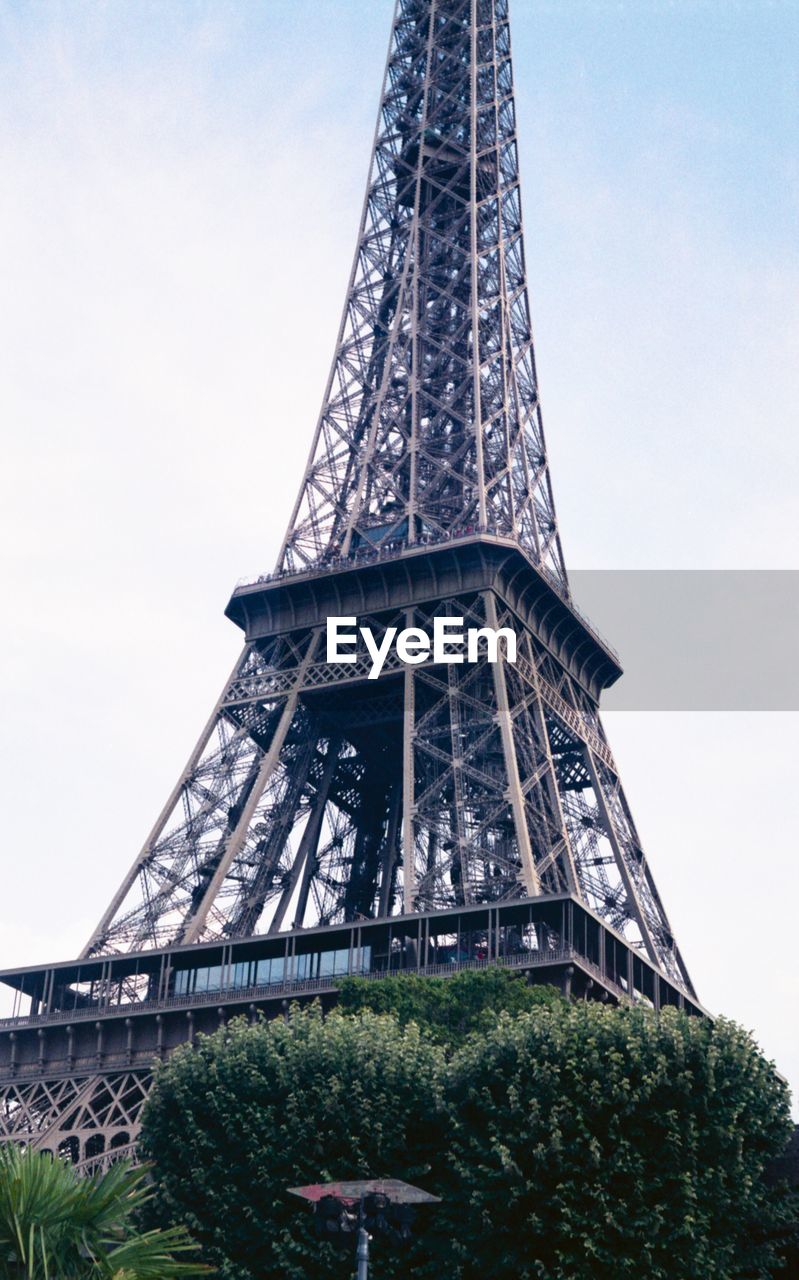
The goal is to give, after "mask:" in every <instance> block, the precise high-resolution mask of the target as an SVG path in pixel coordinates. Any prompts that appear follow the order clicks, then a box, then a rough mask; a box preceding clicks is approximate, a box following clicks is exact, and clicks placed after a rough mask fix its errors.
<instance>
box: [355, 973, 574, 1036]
mask: <svg viewBox="0 0 799 1280" xmlns="http://www.w3.org/2000/svg"><path fill="white" fill-rule="evenodd" d="M562 1001H563V997H562V996H561V995H560V993H559V992H558V991H557V990H556V988H555V987H546V986H540V987H539V986H530V985H529V984H528V983H527V982H525V981H524V980H523V979H520V978H519V977H518V976H517V975H515V974H512V973H510V972H509V971H508V970H507V969H500V968H498V967H496V968H489V969H482V970H470V969H464V970H462V971H461V972H460V973H456V974H453V976H452V977H451V978H447V979H445V980H444V979H441V978H425V977H421V976H419V975H418V974H412V973H411V974H408V975H407V976H403V977H401V978H399V979H397V978H381V979H377V980H375V979H372V978H347V979H346V980H345V981H344V982H343V983H342V985H341V991H340V995H339V1000H338V1007H339V1009H340V1010H342V1012H344V1013H358V1012H359V1011H360V1010H362V1009H371V1011H372V1012H373V1013H387V1014H392V1015H393V1016H394V1017H395V1018H396V1019H397V1020H398V1021H399V1023H400V1026H403V1027H405V1026H407V1025H408V1024H409V1023H411V1022H415V1023H416V1024H417V1026H419V1027H420V1028H421V1030H422V1031H423V1032H424V1034H425V1035H426V1036H427V1037H428V1038H430V1039H432V1040H434V1041H435V1042H436V1043H437V1044H441V1045H443V1046H444V1047H445V1048H447V1049H449V1050H452V1049H454V1048H456V1047H457V1046H458V1045H460V1044H462V1043H463V1042H464V1040H465V1039H466V1038H467V1037H468V1036H469V1035H472V1034H473V1033H482V1032H484V1031H486V1030H488V1028H489V1027H491V1026H493V1025H494V1023H495V1022H496V1020H497V1018H498V1016H499V1015H500V1014H501V1013H513V1014H516V1013H524V1012H529V1010H531V1009H537V1008H540V1007H541V1006H545V1007H551V1006H552V1005H559V1004H561V1003H562Z"/></svg>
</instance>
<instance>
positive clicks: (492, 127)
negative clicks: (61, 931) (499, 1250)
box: [0, 0, 701, 1168]
mask: <svg viewBox="0 0 799 1280" xmlns="http://www.w3.org/2000/svg"><path fill="white" fill-rule="evenodd" d="M226 612H227V615H228V617H229V618H230V619H232V621H233V622H234V623H235V624H237V625H238V626H239V627H240V628H241V629H242V631H243V633H244V648H243V652H242V654H241V657H240V659H239V661H238V662H237V663H236V666H235V669H234V670H233V672H232V674H231V676H230V678H229V679H228V680H227V682H226V683H225V685H224V688H223V690H222V694H221V696H220V698H219V701H218V702H217V703H216V705H215V707H214V709H213V711H212V713H211V716H210V718H209V720H208V722H207V724H206V726H205V728H204V730H203V732H202V734H201V735H200V738H199V740H198V742H197V745H196V746H195V748H194V750H193V752H192V753H191V755H190V757H189V759H188V762H187V764H186V766H185V768H184V769H183V771H182V773H181V774H180V776H179V778H178V780H177V783H176V785H175V788H174V790H173V792H172V794H171V795H170V796H169V798H168V800H167V802H166V804H165V806H164V808H163V810H162V812H161V813H160V815H159V817H158V819H157V821H156V823H155V826H154V827H153V829H152V831H151V832H150V834H149V835H148V837H147V839H146V841H145V843H144V846H143V848H142V850H141V852H140V853H139V855H138V856H137V857H136V859H135V861H134V863H133V865H132V867H131V868H130V870H129V872H128V873H127V875H126V876H125V878H124V880H123V881H122V884H121V885H120V888H119V891H118V892H117V894H116V896H115V897H114V899H113V901H112V902H111V903H110V904H109V906H108V909H107V911H106V912H105V914H104V915H103V917H102V919H101V920H100V922H99V924H98V926H97V928H96V929H95V931H94V933H93V934H92V936H91V938H90V939H89V941H88V944H87V945H86V947H85V949H84V950H83V952H82V953H81V955H80V957H79V958H78V959H77V960H74V961H70V962H66V963H61V964H50V965H46V966H43V967H38V968H35V969H27V970H20V969H17V970H13V971H11V970H9V971H6V972H4V973H3V974H1V975H0V980H2V981H3V982H4V983H6V984H7V985H9V986H10V987H12V988H13V989H14V991H15V993H16V1001H17V1003H16V1007H15V1014H14V1017H12V1018H9V1019H6V1020H5V1021H4V1022H3V1023H2V1024H0V1137H3V1138H5V1139H9V1138H11V1139H15V1140H18V1141H26V1142H31V1143H33V1144H34V1145H37V1146H39V1147H42V1148H46V1149H49V1150H52V1151H61V1152H64V1153H67V1154H69V1155H70V1156H71V1157H72V1158H73V1159H74V1160H75V1161H77V1162H78V1163H79V1164H80V1165H81V1166H83V1167H86V1168H88V1167H92V1165H93V1164H95V1163H97V1162H98V1161H104V1160H107V1159H109V1158H111V1157H112V1156H114V1155H115V1154H119V1153H120V1152H126V1151H130V1150H132V1149H133V1146H134V1144H135V1138H136V1133H137V1128H138V1115H139V1110H140V1107H141V1104H142V1100H143V1099H144V1098H145V1097H146V1093H147V1089H148V1087H149V1082H150V1078H151V1070H152V1064H153V1060H154V1059H160V1058H163V1057H164V1056H165V1055H167V1054H168V1053H169V1052H170V1051H171V1050H172V1049H173V1048H174V1047H175V1046H176V1045H178V1044H181V1043H185V1042H187V1041H188V1042H191V1041H192V1040H193V1038H194V1036H195V1035H197V1034H198V1033H199V1032H202V1031H208V1030H212V1029H214V1028H215V1027H217V1026H219V1025H220V1023H223V1022H225V1021H226V1019H228V1018H229V1017H231V1016H234V1015H235V1014H244V1015H245V1016H249V1017H250V1018H255V1017H256V1016H259V1013H260V1012H261V1011H265V1012H266V1013H267V1014H270V1013H272V1014H274V1013H275V1012H279V1011H280V1010H281V1009H283V1008H284V1007H285V1006H286V1001H287V1000H290V999H300V1000H303V999H311V998H319V999H321V1000H322V1001H323V1003H325V1004H329V1003H331V1002H333V1001H334V1000H335V996H336V990H337V986H338V984H340V982H341V979H342V977H343V976H344V975H346V974H363V975H370V974H375V975H379V974H386V973H389V974H390V973H392V972H395V971H405V972H408V971H411V972H422V973H443V974H447V973H451V972H455V971H457V970H458V969H460V968H463V967H468V966H480V965H486V964H488V963H496V964H504V965H508V966H512V967H515V968H516V969H518V970H519V971H520V972H523V973H525V974H526V975H527V978H528V980H529V981H544V982H557V983H560V985H561V986H562V988H563V989H564V990H565V991H567V992H570V993H571V994H572V995H574V996H580V997H585V998H592V999H604V1000H610V1001H613V1002H624V1001H645V1002H647V1003H649V1004H651V1005H652V1006H653V1007H655V1008H659V1007H661V1006H662V1005H664V1004H668V1003H670V1004H674V1005H678V1006H679V1007H682V1008H685V1009H688V1010H689V1011H690V1012H694V1013H701V1006H699V1004H698V1003H697V1001H696V996H695V993H694V990H693V987H692V985H691V981H690V978H689V976H688V974H687V971H686V969H685V966H684V964H683V961H682V958H681V956H680V953H679V950H678V948H677V945H676V942H675V939H674V936H673V934H672V930H671V927H670V925H669V922H668V918H667V916H666V913H665V910H664V908H663V904H662V902H661V899H660V896H659V894H658V891H657V888H656V887H655V882H654V880H653V877H652V873H651V870H650V867H649V863H648V860H647V857H646V855H645V853H644V851H643V848H642V846H641V842H640V840H639V838H638V834H637V832H636V828H635V825H634V823H633V819H632V816H631V814H630V810H629V807H628V805H627V801H626V799H625V796H624V792H623V790H622V785H621V781H620V779H619V775H618V770H617V768H616V765H615V763H614V759H613V755H612V753H611V750H610V747H609V745H608V742H607V740H606V737H605V733H604V731H603V727H602V724H601V721H600V718H599V714H598V704H599V698H600V694H601V692H602V690H603V688H606V687H607V686H609V685H610V684H612V683H613V681H615V680H616V679H617V678H618V677H619V675H620V674H621V668H620V666H619V661H618V658H617V656H616V654H615V653H614V651H613V650H612V649H611V648H610V647H609V646H608V644H607V643H605V642H604V641H603V640H602V639H601V637H600V636H599V635H598V634H597V633H596V631H595V630H594V629H593V627H592V626H591V624H590V623H589V622H588V621H587V620H586V618H584V617H583V615H582V614H581V613H580V611H579V609H578V608H577V606H576V604H575V603H574V601H573V600H572V598H571V594H570V589H569V581H568V577H567V573H566V569H565V566H564V562H563V555H562V551H561V544H560V537H559V533H558V524H557V519H556V515H555V506H554V502H553V497H552V488H551V483H550V475H549V467H548V463H547V453H546V447H545V442H544V433H543V426H542V419H541V408H540V403H539V395H538V380H537V376H536V366H535V357H534V349H533V339H532V331H531V324H530V313H529V307H528V297H527V279H526V269H525V255H524V241H523V234H522V209H521V197H520V188H519V169H518V151H517V137H516V113H515V107H514V90H513V74H512V66H511V40H510V30H509V22H508V4H507V0H399V2H398V4H397V8H396V12H395V16H394V21H393V26H392V32H391V43H390V51H389V57H388V63H387V68H386V72H385V80H384V84H383V90H382V97H381V104H380V111H379V119H378V126H377V132H376V137H375V142H374V147H373V152H372V157H371V167H370V176H369V181H368V187H367V192H366V199H365V202H364V206H363V213H362V217H361V222H360V227H359V230H358V239H357V248H356V252H355V259H354V264H353V268H352V274H351V278H350V283H349V288H348V291H347V297H346V302H345V306H344V314H343V318H342V321H341V327H340V330H339V334H338V339H337V342H336V348H335V355H334V359H333V365H332V369H331V372H330V376H329V380H328V383H327V388H326V391H325V394H324V400H323V406H322V411H321V414H320V416H319V420H318V423H317V425H316V430H315V433H314V435H313V441H312V444H311V449H310V455H309V459H308V463H307V466H306V469H305V474H304V476H303V478H302V484H301V487H300V492H299V496H298V498H297V501H296V504H295V507H294V510H293V513H292V516H291V520H290V523H289V527H288V531H287V533H286V536H285V540H284V542H283V546H282V548H281V550H280V555H279V558H278V564H277V568H276V570H275V572H273V573H270V574H266V575H265V576H263V577H262V578H259V579H258V580H257V581H255V582H251V583H248V584H246V585H244V586H240V587H238V588H237V589H236V590H235V591H234V593H233V596H232V598H231V600H230V602H229V604H228V606H227V611H226ZM330 616H336V617H347V618H351V619H352V620H353V621H354V620H356V619H357V623H358V625H359V626H368V627H370V628H371V629H372V632H373V633H374V635H375V636H376V637H378V638H382V637H385V636H386V635H387V633H389V631H390V629H391V628H397V629H402V628H406V627H412V628H419V629H420V630H422V631H424V632H429V631H430V630H431V629H432V628H433V627H434V625H435V620H436V618H459V619H463V620H464V625H465V626H469V627H474V628H493V629H497V628H510V629H511V630H512V631H513V632H514V633H515V635H516V636H517V641H518V645H517V653H516V660H515V661H510V660H508V655H505V656H504V657H502V658H501V660H499V661H489V655H488V653H487V651H486V650H485V649H484V650H483V651H482V653H481V654H480V656H479V657H478V659H477V660H476V661H471V662H467V661H460V662H457V661H450V662H441V661H439V662H436V661H434V660H433V659H432V658H431V657H430V656H427V657H425V656H424V654H422V655H421V660H417V661H415V662H414V663H408V662H403V661H401V660H400V658H399V656H398V655H397V653H396V652H390V653H389V657H388V659H387V661H386V662H385V664H384V666H383V669H382V671H381V673H380V676H379V678H377V679H369V678H368V677H369V668H370V659H369V657H368V655H367V654H365V653H356V652H353V653H351V654H350V655H349V657H350V660H349V661H328V660H327V657H326V648H325V635H326V624H327V619H328V617H330ZM391 634H394V633H393V632H392V633H391Z"/></svg>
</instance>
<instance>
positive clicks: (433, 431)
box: [280, 0, 566, 585]
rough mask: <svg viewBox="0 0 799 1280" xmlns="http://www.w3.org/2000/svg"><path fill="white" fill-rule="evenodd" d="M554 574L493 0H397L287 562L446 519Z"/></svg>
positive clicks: (502, 42)
mask: <svg viewBox="0 0 799 1280" xmlns="http://www.w3.org/2000/svg"><path fill="white" fill-rule="evenodd" d="M470 526H474V527H479V528H480V529H485V530H487V531H489V532H494V533H499V534H506V535H510V536H512V537H514V538H516V539H517V540H518V541H519V543H520V545H521V546H523V547H524V548H525V549H527V550H528V551H529V552H530V554H531V555H532V556H533V557H534V558H535V560H536V563H538V564H540V565H542V566H543V567H545V568H546V569H548V570H549V571H550V572H551V573H552V574H553V575H555V577H556V578H557V580H558V581H559V582H560V583H561V584H563V585H565V582H566V575H565V570H564V566H563V558H562V554H561V548H560V542H559V537H558V529H557V522H556V519H555V508H554V503H553V499H552V490H551V486H550V480H549V471H548V467H547V456H546V449H545V445H544V435H543V428H542V423H541V410H540V406H539V401H538V385H537V379H536V369H535V358H534V352H533V339H532V329H531V324H530V311H529V305H528V299H527V281H526V273H525V262H524V247H523V240H522V209H521V197H520V189H519V163H518V150H517V142H516V112H515V106H514V96H513V72H512V66H511V44H510V29H509V25H508V5H507V0H400V3H399V4H398V6H397V12H396V16H395V21H394V30H393V38H392V43H391V49H390V54H389V58H388V64H387V68H386V76H385V83H384V88H383V97H382V104H381V109H380V116H379V121H378V127H377V133H376V138H375V143H374V151H373V156H372V165H371V173H370V179H369V185H368V190H367V195H366V201H365V204H364V210H363V217H362V219H361V226H360V232H359V236H358V245H357V250H356V254H355V262H354V265H353V271H352V278H351V282H350V288H349V292H348V295H347V300H346V304H345V308H344V315H343V319H342V323H341V329H340V332H339V339H338V345H337V348H336V354H335V358H334V361H333V367H332V370H331V373H330V380H329V383H328V387H327V392H326V395H325V400H324V405H323V408H322V412H321V415H320V418H319V423H318V425H317V429H316V434H315V436H314V441H313V446H312V449H311V457H310V460H309V463H308V467H307V470H306V474H305V479H304V482H303V485H302V489H301V492H300V496H299V498H298V501H297V505H296V507H295V510H294V514H293V517H292V520H291V524H290V528H289V531H288V534H287V536H286V539H285V543H284V546H283V549H282V552H281V557H280V563H281V565H282V566H283V567H284V568H286V569H293V570H296V569H300V568H304V567H308V566H313V565H322V564H325V563H326V562H328V561H329V560H330V559H335V558H337V557H339V556H341V555H345V556H346V555H348V554H349V553H350V552H351V551H352V550H353V549H357V548H358V547H359V546H364V545H367V546H379V545H382V544H385V543H391V544H394V545H397V544H406V545H413V544H415V543H417V542H419V541H422V542H423V541H424V540H425V539H428V538H433V539H436V538H438V537H440V536H441V535H443V534H447V533H449V532H451V531H452V530H453V529H456V528H468V527H470Z"/></svg>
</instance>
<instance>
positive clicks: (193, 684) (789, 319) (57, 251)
mask: <svg viewBox="0 0 799 1280" xmlns="http://www.w3.org/2000/svg"><path fill="white" fill-rule="evenodd" d="M390 14H391V5H390V4H389V3H388V2H387V0H261V2H260V3H256V2H255V0H242V2H237V3H235V4H234V3H222V2H221V0H209V2H207V3H202V4H199V3H189V2H186V0H161V2H160V3H158V4H151V3H146V2H142V0H136V2H135V3H132V2H131V0H127V2H126V3H122V2H121V0H116V2H111V3H101V2H100V0H98V2H97V3H55V2H54V0H38V3H35V4H33V3H28V4H20V3H10V2H9V0H5V3H3V2H2V0H0V173H2V175H3V176H2V184H1V185H0V299H1V300H0V352H2V356H0V421H2V431H3V461H4V467H3V475H2V478H1V479H0V486H2V487H1V488H0V521H1V522H2V528H1V529H0V565H1V566H2V568H1V569H0V572H1V573H2V584H0V590H2V598H3V600H4V602H5V615H6V616H5V622H4V627H3V630H2V632H0V642H1V643H2V650H3V652H2V665H1V666H0V680H2V688H0V696H1V697H2V706H3V716H2V728H1V729H0V735H1V738H0V750H2V775H0V776H2V786H3V792H4V795H3V805H4V816H5V823H4V832H3V837H2V845H0V862H1V863H2V882H1V886H2V896H0V966H2V965H10V964H12V963H22V962H29V963H33V962H36V961H39V960H45V959H48V958H50V959H52V958H60V957H64V956H67V955H69V954H71V953H74V952H75V951H76V950H77V949H78V948H79V947H80V946H81V945H82V944H83V942H84V940H85V938H86V936H87V935H88V934H89V932H90V930H91V927H92V926H93V924H94V923H95V921H96V918H97V917H99V915H100V914H101V911H102V909H103V908H104V906H105V904H106V902H107V900H108V899H109V897H110V895H111V893H112V892H113V890H114V888H115V887H116V884H117V882H118V880H119V879H120V877H121V875H122V873H123V871H124V869H125V868H126V867H127V865H128V864H129V862H130V860H131V858H132V856H133V854H134V852H135V850H136V848H137V847H138V845H139V843H140V842H141V840H142V839H143V838H144V836H145V834H146V831H147V830H148V828H149V827H150V825H151V823H152V821H153V819H154V816H155V814H156V813H157V812H158V810H159V809H160V807H161V804H162V803H163V800H164V797H165V794H166V792H167V791H168V789H169V788H170V787H171V785H172V783H173V781H174V778H175V775H176V774H177V772H178V770H179V769H180V767H181V766H182V764H183V762H184V760H185V758H186V756H187V755H188V753H189V750H190V748H191V746H192V745H193V741H194V736H195V735H196V733H197V732H198V731H199V728H200V726H201V725H202V723H203V722H204V720H205V718H206V715H207V713H208V710H209V708H210V706H211V704H212V702H213V700H214V699H215V697H216V695H217V693H218V689H219V686H220V685H221V683H222V681H223V679H224V677H225V674H226V672H227V671H228V670H229V668H230V666H231V665H232V662H233V659H234V657H235V653H236V649H237V644H238V640H237V635H236V633H235V630H234V628H233V627H232V625H231V624H229V623H227V622H226V621H225V619H224V618H223V617H222V609H223V606H224V603H225V601H226V599H227V594H228V592H229V590H230V588H231V587H232V585H233V583H234V582H235V580H236V578H237V577H239V576H240V575H243V574H247V573H250V572H253V571H255V572H258V571H260V570H263V569H264V568H269V567H271V565H272V563H273V561H274V558H275V556H276V553H277V550H278V546H279V542H280V538H281V535H282V533H283V527H284V524H285V521H286V518H287V516H288V512H289V509H290V506H291V503H292V500H293V497H294V493H295V491H296V487H297V484H298V482H299V476H300V473H301V470H302V467H303V464H304V458H305V453H306V450H307V447H308V443H309V441H310V437H311V433H312V431H313V426H314V422H315V418H316V414H317V412H318V408H319V401H320V397H321V394H322V390H323V386H324V381H325V377H326V373H327V366H328V362H329V359H330V357H331V354H332V348H333V343H334V339H335V333H336V328H337V324H338V319H339V313H340V308H341V304H342V301H343V293H344V288H345V285H346V280H347V276H348V273H349V268H350V259H351V253H352V248H353V244H354V237H355V231H356V225H357V220H358V216H359V212H360V204H361V200H362V196H363V187H364V182H365V178H366V169H367V160H368V149H369V144H370V140H371V135H372V130H373V127H374V116H375V110H376V106H377V94H378V89H379V82H380V76H381V72H382V66H383V61H384V58H385V48H386V41H387V36H388V28H389V21H390ZM512 14H513V35H514V51H515V62H516V82H517V96H518V115H519V122H520V129H521V160H522V173H523V186H524V209H525V220H526V234H527V261H528V267H529V271H530V279H531V294H532V304H533V318H534V324H535V332H536V340H537V355H538V365H539V372H540V377H541V386H542V398H543V405H544V414H545V423H546V428H547V434H548V442H549V450H550V457H551V463H552V473H553V482H554V486H555V497H556V502H557V506H558V511H559V516H560V523H561V529H562V535H563V543H564V548H565V552H566V556H567V559H568V561H569V563H570V565H571V566H572V567H573V568H592V567H633V566H634V567H641V568H647V567H653V568H654V567H662V568H684V567H715V568H724V567H727V568H756V567H763V568H776V567H799V556H798V555H797V532H796V531H797V511H796V494H797V488H798V487H799V457H798V452H797V443H796V438H797V433H796V416H797V415H796V404H797V374H796V368H797V359H796V352H797V336H798V335H799V314H798V312H799V307H798V306H797V299H798V298H799V290H798V289H797V284H798V283H799V262H798V261H797V258H798V254H797V177H798V172H797V151H796V137H797V126H799V84H798V81H797V71H796V68H797V66H799V58H797V53H798V52H799V40H797V34H798V30H799V5H797V4H795V3H792V4H783V3H774V4H770V3H758V2H757V0H755V2H753V3H745V4H744V3H734V2H733V0H705V2H703V3H690V2H688V0H686V2H678V3H673V4H660V3H648V2H647V0H638V2H637V3H635V4H631V3H630V4H621V5H619V4H601V3H590V4H589V3H576V2H575V3H572V2H571V0H559V2H558V3H538V2H537V0H513V8H512ZM611 638H612V637H611ZM753 660H754V661H756V655H753ZM798 721H799V717H797V716H793V715H787V714H785V715H779V714H775V715H769V716H767V715H757V714H747V715H744V714H740V715H733V714H732V713H726V714H724V715H698V714H693V715H678V714H676V713H672V714H662V715H655V714H647V715H644V714H643V713H638V714H633V713H615V714H614V715H613V716H611V717H609V718H608V728H609V733H610V736H611V741H612V744H613V747H614V751H615V754H616V756H617V758H618V759H619V762H620V764H621V767H622V771H623V776H624V780H625V784H626V786H627V790H628V794H629V797H630V800H631V803H632V806H633V809H634V812H635V814H636V816H637V818H638V821H639V826H640V828H641V830H642V834H643V836H644V838H645V841H646V844H647V849H648V854H649V858H650V861H651V864H652V866H653V868H654V870H655V873H656V876H657V879H658V883H659V885H660V888H661V892H662V895H663V898H664V900H665V902H666V905H667V909H668V911H669V913H670V915H671V917H672V921H673V924H674V926H675V930H676V932H677V935H678V937H679V939H680V942H681V945H682V948H683V951H684V953H685V955H686V958H687V960H688V963H689V965H690V966H691V968H692V970H693V972H694V977H695V980H696V983H697V986H698V988H699V991H700V995H701V996H702V997H703V999H704V1000H705V1002H706V1003H707V1004H708V1005H709V1006H710V1007H711V1008H714V1009H717V1010H720V1011H723V1012H726V1013H728V1014H730V1015H731V1016H733V1017H736V1018H738V1019H740V1020H741V1021H742V1022H744V1023H745V1025H747V1026H750V1027H752V1028H754V1030H755V1031H756V1033H757V1035H758V1037H759V1038H760V1040H761V1042H762V1043H763V1045H764V1047H765V1048H766V1049H767V1051H768V1052H769V1053H770V1054H772V1055H774V1056H775V1057H776V1058H777V1059H778V1062H779V1064H780V1066H781V1067H782V1069H783V1070H784V1071H785V1072H786V1073H788V1074H791V1075H792V1078H793V1079H794V1081H795V1082H797V1081H799V1045H797V1043H796V1031H795V1027H794V1025H793V1023H792V1020H791V1019H789V1018H786V1016H785V1011H786V1006H787V1005H788V1004H789V1003H790V1002H791V1001H793V1003H794V1006H795V1004H796V1000H797V993H796V981H795V968H796V966H795V955H794V946H795V944H794V937H795V928H794V916H795V910H796V898H797V888H798V887H799V886H797V872H796V866H797V857H796V844H797V842H796V837H795V833H794V828H795V823H794V820H793V808H794V807H795V801H794V799H793V797H794V796H795V790H796V781H795V766H794V759H795V753H796V736H797V729H799V723H798ZM753 950H756V951H757V952H758V954H760V955H761V956H762V960H761V962H760V964H759V965H758V966H757V967H755V966H754V965H753V962H752V959H751V956H752V952H753ZM791 984H793V985H791Z"/></svg>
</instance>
